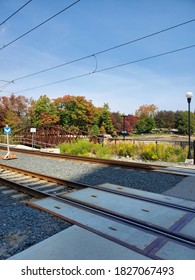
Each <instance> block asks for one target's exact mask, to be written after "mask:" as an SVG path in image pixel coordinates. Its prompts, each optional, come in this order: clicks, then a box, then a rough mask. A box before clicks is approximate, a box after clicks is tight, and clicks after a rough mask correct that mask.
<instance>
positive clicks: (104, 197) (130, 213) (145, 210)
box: [63, 188, 186, 229]
mask: <svg viewBox="0 0 195 280" xmlns="http://www.w3.org/2000/svg"><path fill="white" fill-rule="evenodd" d="M63 197H65V198H72V199H76V200H77V201H79V202H82V203H86V202H87V203H88V204H93V205H96V206H97V207H99V208H100V209H102V210H103V209H106V210H108V211H110V212H112V213H113V212H117V213H120V215H123V216H124V217H129V218H131V219H132V218H133V219H136V220H140V221H143V222H147V223H148V224H150V225H151V224H152V225H156V226H160V227H162V228H165V229H169V228H170V227H171V226H173V224H175V223H176V222H177V221H178V220H180V219H181V218H182V217H184V216H185V215H186V211H183V210H178V209H172V208H169V207H166V206H163V205H157V204H154V203H151V202H147V201H141V200H138V199H134V198H130V197H124V196H120V195H116V194H112V193H108V192H105V191H100V190H95V189H92V188H86V189H83V190H79V191H77V192H73V193H69V194H65V195H63Z"/></svg>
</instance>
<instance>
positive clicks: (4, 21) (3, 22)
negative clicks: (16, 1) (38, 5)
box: [0, 0, 32, 26]
mask: <svg viewBox="0 0 195 280" xmlns="http://www.w3.org/2000/svg"><path fill="white" fill-rule="evenodd" d="M31 1H32V0H29V1H28V2H26V3H25V4H24V5H23V6H22V7H20V8H19V9H18V10H17V11H15V12H14V13H13V14H11V15H10V16H9V17H7V18H6V19H5V20H3V21H2V22H1V23H0V26H1V25H2V24H5V23H6V21H8V20H9V19H10V18H12V17H13V16H14V15H16V14H17V13H18V12H19V11H20V10H22V9H23V8H24V7H25V6H27V5H28V4H29V3H30V2H31Z"/></svg>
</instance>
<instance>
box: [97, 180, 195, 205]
mask: <svg viewBox="0 0 195 280" xmlns="http://www.w3.org/2000/svg"><path fill="white" fill-rule="evenodd" d="M98 187H102V188H103V189H108V190H114V191H119V192H121V193H124V194H130V195H135V196H137V197H138V198H139V197H144V198H149V199H154V200H158V201H161V202H166V203H173V204H175V205H179V206H186V207H189V208H192V209H195V201H193V200H186V199H182V198H176V197H172V196H169V195H163V194H158V193H153V192H147V191H142V190H137V189H132V188H128V187H123V186H119V185H114V184H110V183H104V184H101V185H98Z"/></svg>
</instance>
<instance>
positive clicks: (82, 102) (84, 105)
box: [54, 95, 94, 130]
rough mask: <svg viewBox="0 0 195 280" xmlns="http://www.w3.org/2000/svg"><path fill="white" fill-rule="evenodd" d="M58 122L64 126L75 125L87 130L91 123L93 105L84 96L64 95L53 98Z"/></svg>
mask: <svg viewBox="0 0 195 280" xmlns="http://www.w3.org/2000/svg"><path fill="white" fill-rule="evenodd" d="M54 104H55V106H56V108H57V110H58V116H59V124H60V125H62V126H63V127H65V128H69V127H77V128H79V129H81V130H88V129H89V128H91V126H92V125H93V120H94V105H93V104H92V102H91V101H87V100H86V99H85V97H84V96H73V95H72V96H71V95H65V96H63V97H59V98H56V99H54Z"/></svg>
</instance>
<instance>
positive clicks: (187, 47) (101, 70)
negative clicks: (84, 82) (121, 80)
mask: <svg viewBox="0 0 195 280" xmlns="http://www.w3.org/2000/svg"><path fill="white" fill-rule="evenodd" d="M194 47H195V44H194V45H191V46H186V47H183V48H179V49H175V50H171V51H167V52H164V53H160V54H156V55H152V56H149V57H145V58H140V59H137V60H133V61H129V62H126V63H122V64H118V65H114V66H110V67H107V68H102V69H99V70H95V71H92V72H88V73H84V74H81V75H77V76H73V77H70V78H66V79H63V80H59V81H54V82H51V83H47V84H43V85H39V86H36V87H32V88H27V89H24V90H20V91H17V92H15V93H16V94H17V93H21V92H25V91H30V90H33V89H39V88H42V87H46V86H50V85H54V84H58V83H62V82H66V81H70V80H74V79H78V78H82V77H85V76H89V75H92V74H95V73H100V72H103V71H108V70H112V69H115V68H119V67H123V66H126V65H130V64H134V63H138V62H142V61H146V60H150V59H154V58H158V57H162V56H165V55H169V54H173V53H176V52H180V51H184V50H187V49H190V48H194Z"/></svg>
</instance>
